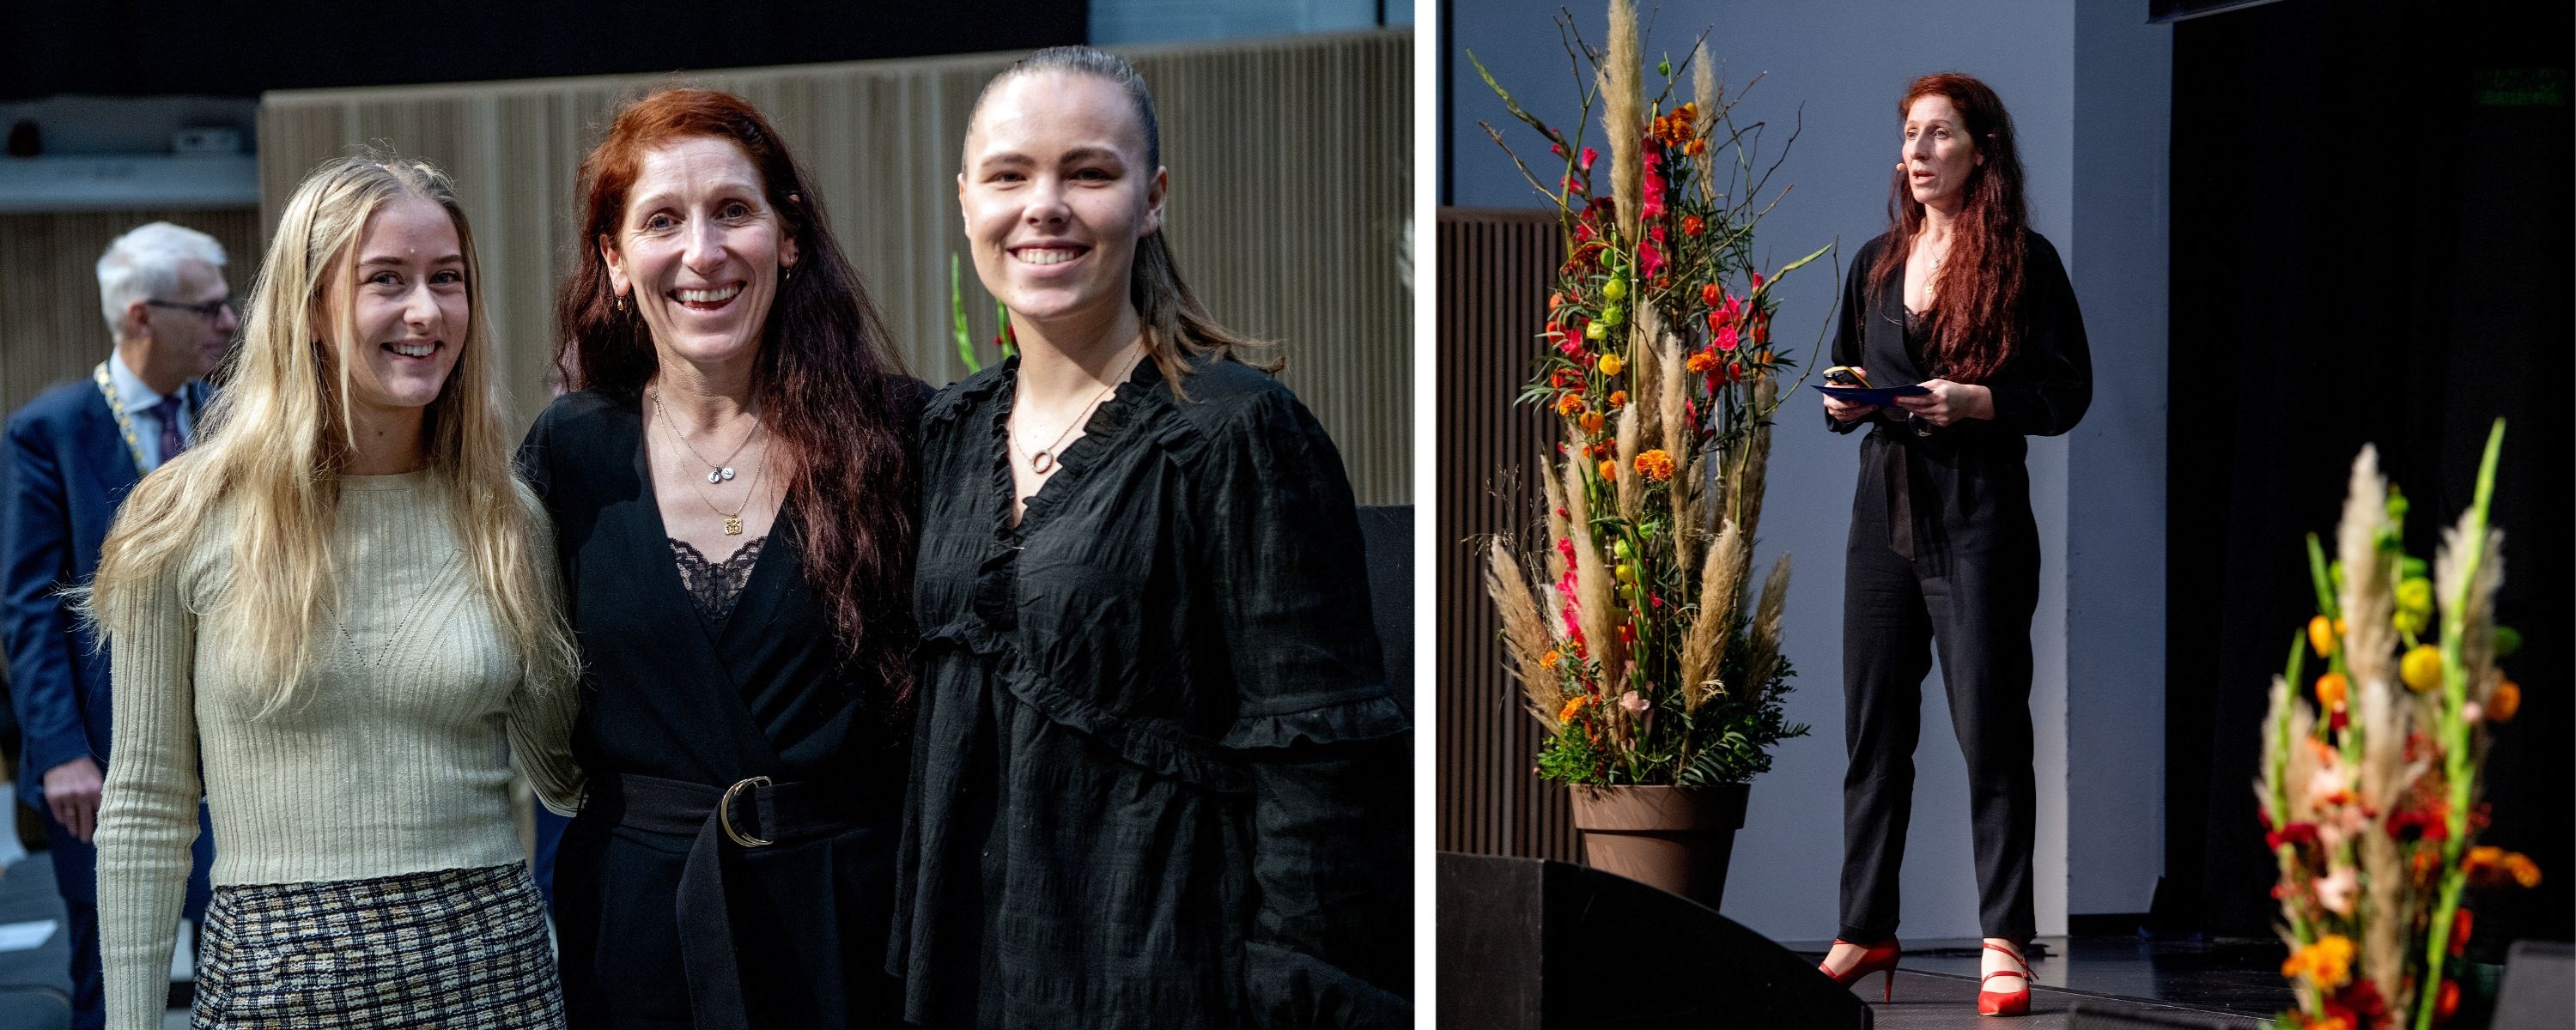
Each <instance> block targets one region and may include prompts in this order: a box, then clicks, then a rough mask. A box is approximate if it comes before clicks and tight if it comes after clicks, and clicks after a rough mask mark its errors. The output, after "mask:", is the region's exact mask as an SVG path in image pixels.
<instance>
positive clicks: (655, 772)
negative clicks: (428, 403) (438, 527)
mask: <svg viewBox="0 0 2576 1030" xmlns="http://www.w3.org/2000/svg"><path fill="white" fill-rule="evenodd" d="M907 385H908V386H909V387H910V389H911V394H910V395H911V397H912V403H913V404H914V405H916V410H917V405H918V403H919V402H920V400H921V398H922V397H923V396H924V395H926V394H927V392H928V391H927V388H925V387H922V386H920V384H918V383H908V384H907ZM898 417H899V419H900V422H899V424H901V425H904V426H907V427H909V426H911V425H912V424H913V421H914V418H915V417H916V416H914V415H913V414H912V413H911V412H902V413H899V416H898ZM643 428H644V427H643V421H642V418H641V414H640V408H639V407H638V404H637V400H636V399H635V398H632V397H610V396H605V395H601V394H597V393H589V392H582V393H573V394H568V395H566V396H564V397H562V398H559V399H557V400H556V401H555V402H554V404H553V405H552V406H551V407H548V408H547V409H546V411H545V413H544V414H543V415H541V416H540V417H539V418H538V419H537V423H536V425H535V427H534V428H532V429H531V430H529V433H528V439H527V443H526V445H525V446H524V447H523V449H522V450H521V453H520V464H521V466H522V468H523V469H524V470H525V472H526V474H527V475H528V477H529V478H530V479H531V480H532V482H533V485H535V486H536V488H537V490H538V491H539V492H540V493H541V494H542V495H543V496H544V497H545V502H546V506H547V508H548V509H549V510H550V511H551V512H552V513H553V515H554V522H555V528H556V532H557V533H558V534H559V537H560V540H561V547H560V548H559V553H560V555H561V560H562V563H563V577H564V585H565V595H566V597H565V604H566V608H567V614H568V615H569V617H570V619H571V623H572V626H573V629H574V631H575V633H576V634H577V635H578V637H579V641H580V645H581V650H582V660H583V672H584V677H583V682H582V699H581V700H582V704H581V714H580V716H579V718H578V719H577V721H576V722H575V725H574V729H573V755H574V757H575V758H576V759H578V760H579V761H580V763H581V765H582V768H583V769H584V770H585V771H586V772H587V773H588V775H589V779H590V785H591V795H590V798H589V801H588V802H587V803H586V804H585V805H584V806H583V807H582V809H581V813H580V814H579V815H577V816H575V817H574V819H573V821H572V825H571V826H570V827H569V828H568V829H567V830H566V831H565V834H564V839H563V844H562V849H561V851H560V852H559V854H558V857H557V858H556V864H555V904H556V917H557V921H558V930H559V934H560V941H561V948H562V956H563V961H562V968H563V977H564V1001H565V1007H566V1010H567V1012H568V1014H569V1015H570V1016H571V1021H572V1025H573V1026H574V1027H575V1028H576V1030H579V1028H588V1027H616V1028H646V1027H650V1028H662V1027H691V1026H697V1027H705V1026H722V1025H748V1026H751V1027H797V1028H800V1030H802V1028H836V1027H892V1026H898V1025H900V1024H899V1022H898V1021H897V1018H896V1016H895V1015H894V1014H893V1008H894V1006H895V1004H896V1002H897V1001H898V1000H899V995H900V991H899V989H898V987H897V986H896V984H895V982H894V981H893V980H892V979H891V978H889V977H888V976H887V975H886V973H885V969H884V966H885V961H884V958H885V953H884V948H885V940H886V926H887V921H888V919H889V917H890V907H889V906H890V905H891V902H892V898H893V877H894V844H895V839H896V833H897V829H898V825H899V813H900V806H901V802H902V789H903V788H902V777H903V772H904V765H905V761H906V759H905V758H904V756H903V754H902V751H901V741H900V736H901V735H900V734H899V733H897V732H895V731H894V730H892V729H891V728H890V720H889V718H888V717H887V716H886V714H885V712H884V698H883V697H882V694H881V691H880V689H879V686H878V684H876V683H873V682H867V683H860V682H851V681H850V680H848V679H847V678H845V677H844V676H842V675H841V674H839V673H838V672H836V669H835V662H834V644H833V639H834V638H833V630H832V625H831V620H830V618H829V617H828V615H827V614H826V613H825V611H824V609H823V607H822V606H821V604H820V603H819V601H818V600H817V598H816V597H815V595H814V594H813V592H812V591H811V590H809V589H808V588H807V586H806V582H805V576H804V569H803V565H802V562H803V548H802V547H801V546H800V545H799V542H798V534H797V532H796V527H797V525H798V524H799V523H800V521H801V519H802V518H803V515H802V513H801V512H800V511H799V501H798V498H796V497H794V496H790V497H788V498H787V500H786V503H785V504H783V505H781V506H780V509H779V512H778V518H777V520H776V523H775V525H773V526H772V528H771V529H770V532H769V535H768V536H767V537H766V538H764V539H765V542H764V543H763V544H762V546H761V550H760V553H759V557H758V559H757V561H756V562H755V563H754V564H753V566H752V568H751V572H750V575H749V578H748V580H747V581H745V582H744V584H743V586H742V590H741V592H740V593H739V594H738V595H736V596H735V599H734V601H733V605H732V609H731V611H730V612H728V613H726V614H724V615H723V617H722V618H721V620H719V621H716V622H714V623H712V624H711V623H710V622H709V621H708V620H706V619H703V618H701V616H700V613H699V609H698V607H697V605H696V604H695V603H693V601H692V599H691V595H690V593H689V591H688V589H687V587H686V586H685V585H684V584H683V582H682V578H681V574H680V570H679V567H678V565H677V564H675V561H674V557H673V549H672V547H671V545H670V543H669V542H668V540H667V538H666V535H665V532H664V529H663V524H662V516H661V512H660V508H659V507H658V505H657V502H656V500H655V496H654V491H653V486H652V480H651V476H650V475H649V472H648V469H647V465H646V457H645V452H644V432H643ZM886 503H889V504H903V503H910V502H909V501H908V500H907V499H906V498H902V497H889V498H887V501H886ZM635 776H644V777H652V778H656V779H659V780H662V781H671V782H677V783H681V784H686V785H694V786H695V787H696V788H697V789H698V790H701V791H705V790H710V789H712V790H721V789H722V788H725V787H727V786H729V785H733V784H737V783H740V782H741V781H743V780H745V779H746V778H749V777H755V776H767V777H770V778H771V779H772V780H773V781H775V782H777V783H797V784H811V785H819V786H820V788H821V789H822V790H825V791H829V792H830V793H831V795H833V797H834V800H836V801H838V802H841V803H842V804H841V807H840V808H839V809H837V810H836V818H835V819H834V820H832V822H833V827H834V828H833V829H831V830H830V831H829V832H822V833H802V834H793V833H769V834H768V835H767V836H768V837H769V838H772V839H776V840H777V843H775V844H771V845H767V846H761V847H743V846H740V845H739V844H737V843H735V842H734V841H732V840H730V839H723V838H721V837H719V838H718V839H716V840H715V842H714V857H715V858H716V860H717V862H718V870H717V871H719V872H720V874H721V875H720V881H721V892H722V905H721V908H720V909H719V913H720V914H721V915H722V917H723V919H724V921H725V922H726V923H729V924H730V926H729V929H730V937H731V941H730V942H726V941H722V940H710V939H707V935H705V934H695V933H691V932H687V931H684V930H683V929H682V922H683V921H682V919H681V917H680V915H679V912H678V906H677V904H676V899H677V898H678V897H679V895H680V893H681V890H682V880H683V876H684V873H685V871H686V870H687V869H688V868H689V863H690V856H691V854H692V852H693V850H696V845H697V834H694V833H692V832H689V828H686V827H677V826H655V825H653V824H652V822H651V821H650V820H645V819H639V818H636V817H635V816H636V810H639V809H640V808H641V807H643V806H642V805H641V804H640V803H639V801H638V798H637V797H636V796H635V795H634V793H633V788H632V787H630V786H628V784H630V783H633V782H635V781H633V780H632V779H631V778H632V777H635ZM752 793H756V792H753V791H745V792H741V794H740V795H738V796H737V797H736V799H735V804H733V805H731V806H729V807H730V810H731V812H732V815H733V818H734V819H735V820H737V821H738V823H737V825H738V826H740V827H741V828H743V829H744V830H745V832H747V833H749V834H751V835H754V836H758V835H761V834H762V833H763V830H762V829H760V828H759V827H760V821H761V820H763V819H767V818H771V817H772V816H774V815H775V814H776V813H775V812H774V811H773V810H772V808H771V806H770V805H769V804H768V803H767V801H766V799H757V800H756V799H754V798H752V797H750V796H748V795H750V794H752ZM728 943H729V944H730V950H731V952H732V954H733V958H734V960H735V962H734V965H735V967H736V973H737V975H738V977H739V984H740V991H739V993H740V1002H739V1008H740V1013H739V1016H738V1017H735V1016H731V1015H725V1016H719V1017H715V1018H710V1017H708V1016H706V1015H705V1014H696V1015H693V1012H692V1008H691V998H692V994H693V984H692V974H693V973H697V974H698V975H699V976H700V977H701V979H703V976H704V973H703V970H702V969H701V970H692V969H691V968H690V962H688V961H684V952H687V951H689V950H690V949H696V951H695V953H694V956H695V959H696V960H697V961H699V962H701V963H703V961H704V960H705V959H706V958H708V957H709V956H710V955H714V954H716V952H717V950H718V949H721V948H724V947H725V946H726V945H727V944H728Z"/></svg>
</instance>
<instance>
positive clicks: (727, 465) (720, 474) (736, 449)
mask: <svg viewBox="0 0 2576 1030" xmlns="http://www.w3.org/2000/svg"><path fill="white" fill-rule="evenodd" d="M645 396H647V397H651V398H652V399H653V413H654V414H656V415H659V416H661V417H662V425H663V427H664V428H666V429H669V430H670V431H671V435H672V436H673V437H676V438H677V439H678V440H679V441H680V446H681V447H684V448H687V449H688V452H689V456H690V457H692V458H696V459H698V461H699V462H700V463H701V464H704V465H705V466H707V485H709V486H715V485H717V484H720V483H725V482H729V481H731V480H732V479H733V459H734V458H736V457H738V456H740V455H741V454H742V449H743V448H745V447H749V446H751V441H752V440H753V439H755V438H757V437H759V436H760V417H759V416H757V415H755V416H753V417H752V420H751V432H749V433H745V434H743V438H742V442H741V443H738V444H735V445H733V453H732V454H728V455H725V457H724V460H723V461H708V460H707V456H706V455H703V454H700V453H698V448H697V446H696V445H694V444H691V443H690V442H689V437H688V434H686V433H683V432H680V427H679V426H678V425H677V424H675V423H673V422H672V421H671V409H670V408H668V407H665V406H663V404H662V396H661V395H660V394H658V393H654V392H652V391H646V392H645Z"/></svg>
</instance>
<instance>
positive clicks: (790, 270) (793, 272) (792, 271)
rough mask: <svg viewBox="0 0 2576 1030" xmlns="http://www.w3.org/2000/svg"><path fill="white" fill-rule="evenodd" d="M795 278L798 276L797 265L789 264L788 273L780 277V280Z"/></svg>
mask: <svg viewBox="0 0 2576 1030" xmlns="http://www.w3.org/2000/svg"><path fill="white" fill-rule="evenodd" d="M793 278H796V266H794V265H789V266H787V271H786V273H785V274H783V275H780V276H779V277H778V281H779V282H782V283H783V282H786V281H787V280H790V279H793Z"/></svg>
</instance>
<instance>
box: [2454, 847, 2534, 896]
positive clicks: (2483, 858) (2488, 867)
mask: <svg viewBox="0 0 2576 1030" xmlns="http://www.w3.org/2000/svg"><path fill="white" fill-rule="evenodd" d="M2460 872H2461V873H2462V874H2463V875H2465V876H2467V877H2468V879H2469V884H2470V885H2471V886H2476V887H2500V886H2503V885H2504V884H2505V882H2506V881H2508V880H2510V881H2512V882H2513V883H2514V884H2515V885H2516V886H2519V887H2523V888H2526V889H2528V888H2532V887H2537V886H2540V866H2539V865H2538V864H2537V863H2534V862H2533V861H2532V860H2531V856H2529V855H2525V854H2523V853H2521V852H2519V851H2510V852H2509V851H2506V850H2505V849H2503V848H2499V847H2494V846H2491V845H2486V844H2480V845H2478V846H2477V847H2473V848H2470V849H2469V854H2468V857H2466V858H2463V859H2461V860H2460Z"/></svg>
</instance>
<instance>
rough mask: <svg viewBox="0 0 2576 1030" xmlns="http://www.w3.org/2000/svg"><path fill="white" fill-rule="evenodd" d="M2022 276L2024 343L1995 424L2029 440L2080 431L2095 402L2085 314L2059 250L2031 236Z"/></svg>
mask: <svg viewBox="0 0 2576 1030" xmlns="http://www.w3.org/2000/svg"><path fill="white" fill-rule="evenodd" d="M2023 275H2024V276H2026V277H2027V279H2028V282H2027V283H2026V284H2025V285H2024V286H2023V287H2022V312H2023V315H2022V338H2021V343H2020V353H2018V354H2016V355H2014V356H2013V359H2012V364H2011V365H2010V366H2009V367H2008V368H2007V370H2006V374H2004V375H2002V376H1999V377H1997V379H1998V381H1997V382H1996V383H1994V384H1993V385H1992V386H1989V387H1988V389H1990V390H1992V391H1994V399H1995V423H1996V424H1997V425H2000V426H2002V427H2003V428H2005V429H2007V430H2010V431H2012V432H2015V433H2021V434H2024V435H2027V436H2056V435H2058V434H2060V433H2064V432H2066V431H2067V430H2069V429H2073V428H2075V423H2076V422H2077V421H2079V420H2081V419H2082V418H2083V417H2084V409H2085V408H2087V407H2089V406H2091V405H2092V403H2093V352H2092V349H2091V348H2090V346H2089V345H2087V343H2086V342H2085V339H2084V313H2083V312H2082V311H2081V310H2079V309H2078V308H2077V306H2076V303H2075V285H2074V283H2073V282H2071V281H2069V280H2068V279H2067V277H2066V265H2065V264H2064V263H2062V262H2060V261H2059V260H2058V259H2057V248H2055V247H2053V246H2050V245H2049V243H2048V241H2047V240H2045V239H2041V238H2040V236H2039V235H2038V234H2037V233H2033V234H2031V237H2030V256H2029V258H2028V260H2027V262H2026V264H2025V265H2024V268H2023Z"/></svg>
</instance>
